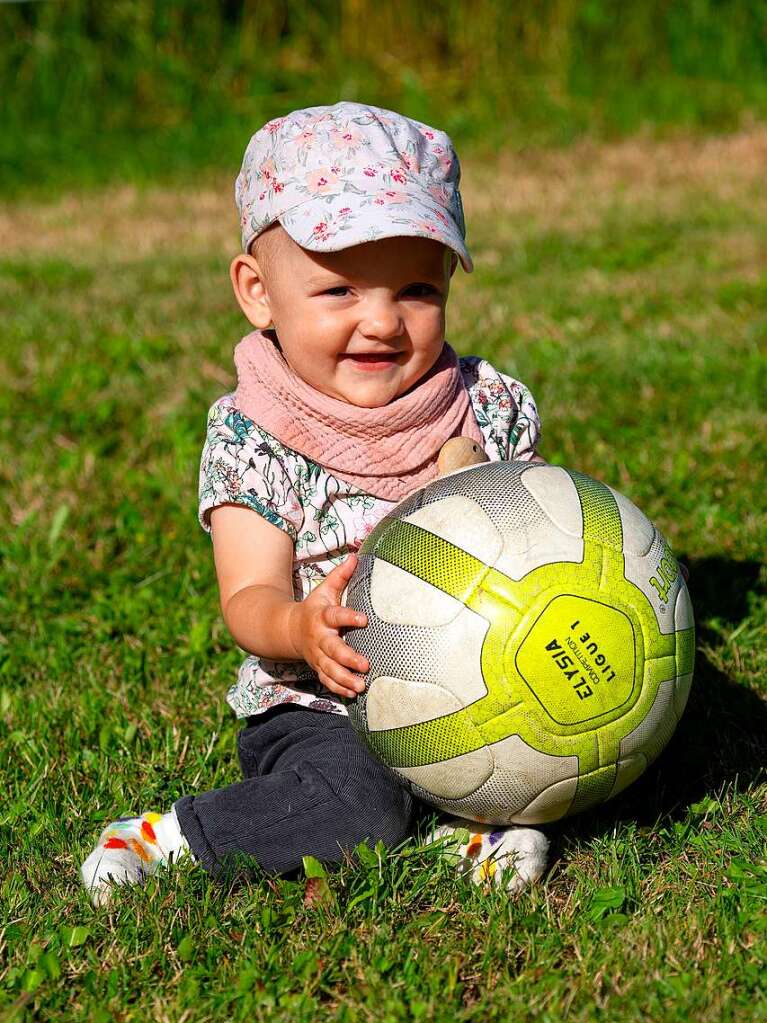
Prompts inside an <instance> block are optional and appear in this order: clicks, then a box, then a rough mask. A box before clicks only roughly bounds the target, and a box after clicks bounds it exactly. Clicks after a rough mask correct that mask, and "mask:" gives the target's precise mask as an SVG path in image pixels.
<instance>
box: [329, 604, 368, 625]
mask: <svg viewBox="0 0 767 1023" xmlns="http://www.w3.org/2000/svg"><path fill="white" fill-rule="evenodd" d="M322 618H323V621H324V622H325V624H326V625H327V626H329V627H330V628H331V629H364V628H365V626H366V625H367V623H368V616H367V615H366V614H363V613H362V611H355V610H354V608H351V607H342V605H341V604H329V605H328V606H327V607H326V608H325V609H324V611H323V614H322Z"/></svg>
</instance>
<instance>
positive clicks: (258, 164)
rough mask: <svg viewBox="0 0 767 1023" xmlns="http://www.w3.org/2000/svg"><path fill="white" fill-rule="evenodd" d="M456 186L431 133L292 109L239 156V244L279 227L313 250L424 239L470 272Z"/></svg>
mask: <svg viewBox="0 0 767 1023" xmlns="http://www.w3.org/2000/svg"><path fill="white" fill-rule="evenodd" d="M460 180H461V168H460V164H459V162H458V157H457V155H456V152H455V149H454V148H453V143H452V142H451V141H450V137H449V136H448V135H446V134H445V132H443V131H439V130H437V129H436V128H430V127H429V126H428V125H426V124H421V123H420V122H419V121H413V120H411V119H410V118H409V117H404V116H403V115H402V114H397V113H395V112H394V111H392V110H382V109H380V108H379V107H371V106H365V105H364V104H361V103H349V102H342V103H336V104H335V106H332V107H307V108H306V109H304V110H295V111H293V113H291V114H288V115H287V116H285V117H278V118H276V119H275V120H273V121H269V122H268V124H265V125H264V127H263V128H261V129H260V130H259V131H257V132H256V134H255V135H254V136H253V137H252V138H251V140H250V142H249V143H248V148H247V149H246V150H245V157H244V159H243V162H242V169H241V171H240V173H239V176H238V177H237V182H236V185H235V199H236V201H237V208H238V210H239V211H240V224H241V227H242V247H243V250H244V251H246V252H247V251H248V247H249V246H250V243H251V242H252V241H253V239H254V238H255V237H256V236H257V235H259V234H260V233H261V232H262V231H264V230H265V229H266V228H267V227H269V225H270V224H273V223H275V221H279V222H280V223H281V224H282V226H283V227H284V228H285V230H286V231H287V232H288V234H289V235H290V236H291V238H293V240H294V241H295V242H297V243H298V244H299V245H300V246H302V248H305V249H310V250H312V251H315V252H334V251H337V250H338V249H345V248H349V247H350V246H352V245H359V244H361V243H363V242H369V241H376V240H377V239H379V238H391V237H397V236H412V237H418V238H433V239H434V240H436V241H439V242H442V243H443V244H445V245H447V246H448V247H449V248H450V249H452V250H453V251H454V252H455V253H457V255H458V256H459V257H460V260H461V263H462V264H463V267H464V269H465V270H466V271H468V272H470V271H471V270H472V261H471V256H470V255H469V252H468V249H467V248H466V243H465V240H464V239H465V236H466V227H465V224H464V218H463V207H462V205H461V194H460V192H459V190H458V186H459V184H460Z"/></svg>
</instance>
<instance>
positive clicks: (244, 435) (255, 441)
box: [198, 394, 304, 540]
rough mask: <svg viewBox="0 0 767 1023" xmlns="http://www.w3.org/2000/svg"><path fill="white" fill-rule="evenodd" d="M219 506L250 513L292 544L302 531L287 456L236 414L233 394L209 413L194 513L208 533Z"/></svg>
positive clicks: (225, 396)
mask: <svg viewBox="0 0 767 1023" xmlns="http://www.w3.org/2000/svg"><path fill="white" fill-rule="evenodd" d="M221 504H241V505H244V506H245V507H246V508H252V509H253V511H255V512H258V514H259V515H261V516H262V517H263V518H265V519H266V520H267V521H268V522H271V523H272V524H273V525H275V526H277V527H278V528H279V529H282V530H284V531H285V532H286V533H288V534H289V535H290V537H291V539H292V540H296V539H297V537H298V533H299V531H300V529H301V527H302V525H303V519H304V513H303V508H302V505H301V502H300V501H299V499H298V495H297V493H296V489H295V487H294V485H293V480H292V478H291V473H290V457H289V454H288V452H287V451H286V449H285V448H283V447H282V445H281V444H280V443H279V441H277V440H276V439H275V438H274V437H272V436H271V435H270V434H268V433H267V432H266V431H265V430H262V429H261V428H260V427H259V426H257V425H256V424H255V423H254V422H253V421H252V420H251V419H248V417H247V416H245V415H243V414H242V413H241V412H240V411H239V409H238V408H237V407H236V405H235V404H234V395H232V394H227V395H224V397H222V398H219V399H218V401H216V402H214V403H213V405H212V406H211V408H210V411H209V412H208V426H207V436H206V439H205V444H204V446H203V449H202V457H201V459H200V488H199V510H198V517H199V521H200V525H201V526H202V528H203V529H204V530H205V531H206V532H208V533H209V532H210V512H211V511H212V509H213V508H215V507H216V506H217V505H221Z"/></svg>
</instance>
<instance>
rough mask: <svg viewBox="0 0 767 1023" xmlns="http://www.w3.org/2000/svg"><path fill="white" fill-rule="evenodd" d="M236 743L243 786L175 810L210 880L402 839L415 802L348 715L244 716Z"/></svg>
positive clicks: (276, 869) (297, 711)
mask: <svg viewBox="0 0 767 1023" xmlns="http://www.w3.org/2000/svg"><path fill="white" fill-rule="evenodd" d="M237 745H238V752H239V756H240V765H241V767H242V773H243V776H244V779H245V780H244V781H241V782H237V783H235V784H234V785H228V786H227V787H226V788H223V789H214V790H213V791H212V792H205V793H203V794H202V795H200V796H184V797H183V798H182V799H180V800H179V801H178V802H177V803H176V804H175V806H176V814H177V816H178V820H179V824H180V825H181V830H182V831H183V833H184V836H185V838H186V840H187V841H188V842H189V846H190V848H191V850H192V853H193V854H194V856H195V857H196V859H197V860H198V861H199V862H200V863H201V864H202V865H203V866H204V867H205V868H206V869H207V870H208V871H210V873H212V874H213V875H214V876H221V875H223V874H228V873H229V871H230V869H234V868H237V867H238V866H240V865H241V864H242V863H243V862H244V857H252V858H253V859H254V860H255V861H256V862H257V863H258V865H259V866H260V867H261V868H262V869H263V870H265V871H267V872H268V873H275V874H283V873H288V872H290V871H292V870H295V869H297V868H298V867H300V865H301V857H302V856H306V855H311V856H316V857H317V859H319V860H322V861H323V862H326V863H333V862H338V861H340V860H341V859H342V856H343V853H344V851H346V850H351V849H353V848H354V847H355V845H357V844H359V843H360V842H362V841H367V842H368V843H372V844H374V843H375V842H377V841H379V840H380V841H382V842H383V843H384V844H385V845H386V846H393V845H396V844H397V843H398V842H401V841H402V839H403V838H405V836H406V835H407V833H408V830H409V825H410V821H411V818H412V816H413V800H412V798H411V796H410V795H409V793H408V792H407V791H406V789H405V788H403V786H402V785H401V784H400V783H399V782H398V781H397V780H396V779H395V778H394V776H393V775H392V774H390V773H389V772H388V771H387V770H386V768H384V767H383V766H382V765H381V764H380V763H379V762H378V761H377V760H376V759H375V758H374V757H373V756H372V755H371V754H370V753H369V752H368V750H367V748H366V747H365V746H364V744H363V743H362V742H361V740H360V739H358V738H357V736H356V735H355V733H354V731H353V729H352V727H351V725H350V724H349V720H348V718H346V717H342V716H340V715H336V714H328V713H323V712H321V711H313V710H308V709H306V708H304V707H284V706H283V707H278V708H275V709H273V710H270V711H267V712H266V713H265V714H262V715H259V716H258V717H255V718H252V719H250V722H249V724H248V726H247V727H246V728H244V729H243V730H242V731H241V732H240V734H239V736H238V739H237Z"/></svg>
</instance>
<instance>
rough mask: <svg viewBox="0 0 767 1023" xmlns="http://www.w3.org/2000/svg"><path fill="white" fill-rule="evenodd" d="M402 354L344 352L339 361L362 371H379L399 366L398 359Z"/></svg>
mask: <svg viewBox="0 0 767 1023" xmlns="http://www.w3.org/2000/svg"><path fill="white" fill-rule="evenodd" d="M402 354H403V353H402V352H346V353H344V354H343V355H342V356H341V359H343V360H344V361H348V362H350V363H351V364H352V365H353V366H356V367H358V368H359V369H362V370H377V369H378V370H380V369H388V368H389V367H390V366H396V365H399V357H400V356H401V355H402Z"/></svg>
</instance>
